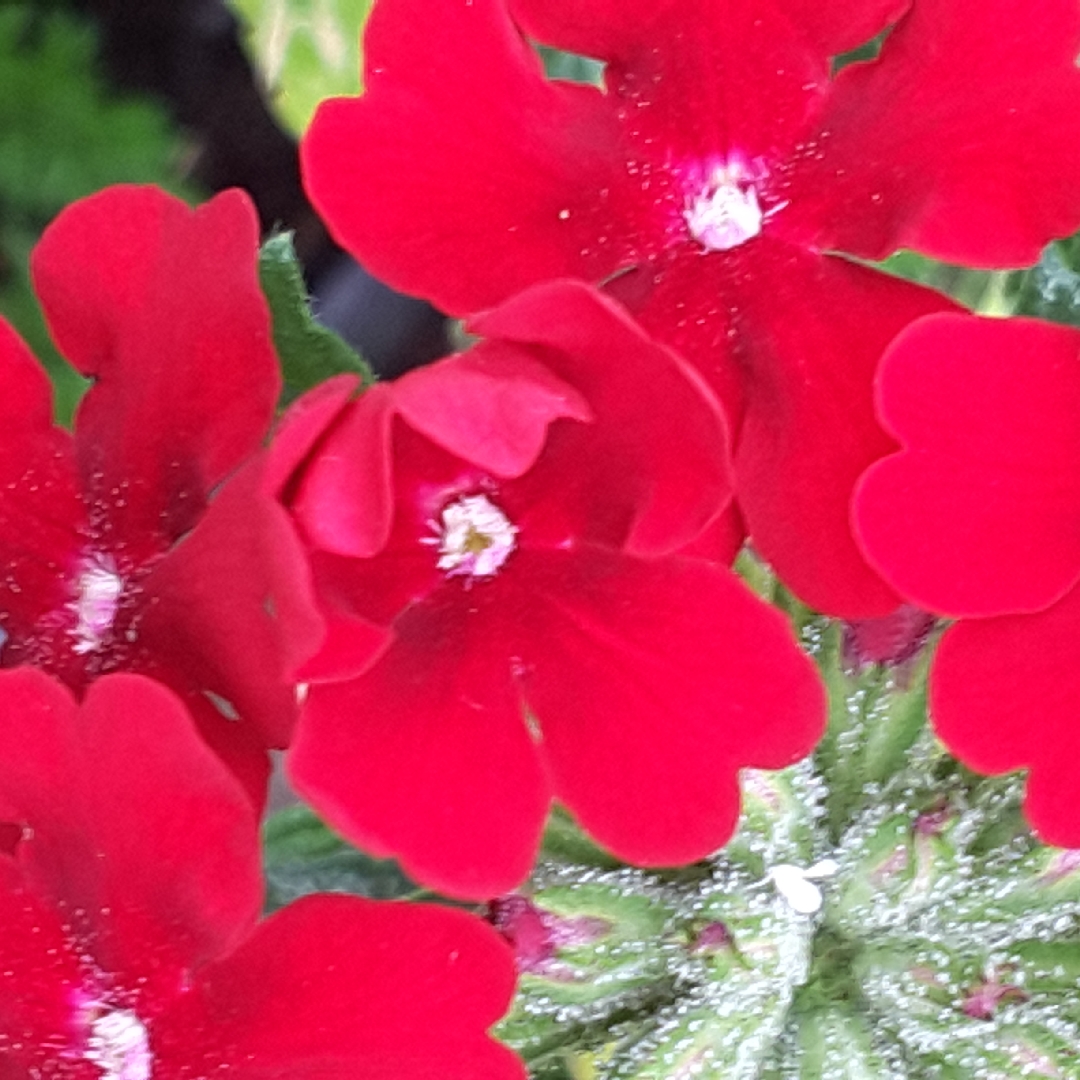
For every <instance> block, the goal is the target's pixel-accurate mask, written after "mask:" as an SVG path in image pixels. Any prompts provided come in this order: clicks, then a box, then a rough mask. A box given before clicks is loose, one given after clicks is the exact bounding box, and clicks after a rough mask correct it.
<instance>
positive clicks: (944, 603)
mask: <svg viewBox="0 0 1080 1080" xmlns="http://www.w3.org/2000/svg"><path fill="white" fill-rule="evenodd" d="M1078 358H1080V334H1078V333H1077V332H1076V331H1075V330H1072V329H1068V328H1065V327H1060V326H1053V325H1051V324H1049V323H1040V322H1036V321H1034V320H1030V319H1010V320H1008V321H1004V320H1000V319H979V318H977V317H975V316H973V315H960V314H945V315H935V316H931V317H930V318H927V319H921V320H920V321H919V322H917V323H915V324H914V325H913V326H912V327H910V328H909V329H908V330H907V331H905V332H904V333H903V334H901V335H900V336H899V337H898V338H897V340H896V341H895V342H894V343H893V345H892V346H891V347H890V348H889V350H888V352H887V353H886V355H885V358H884V360H883V361H882V366H881V372H880V374H879V377H878V407H879V411H880V414H881V417H882V421H883V422H884V423H885V425H886V426H887V427H888V428H889V430H890V431H892V432H893V433H894V434H895V435H896V437H897V438H898V439H899V440H900V441H901V443H902V444H903V445H904V450H903V451H902V452H901V453H899V454H895V455H892V456H891V457H888V458H886V459H885V460H883V461H879V462H878V463H877V464H875V465H874V466H873V467H872V468H871V469H870V470H869V471H868V472H867V474H866V475H865V476H864V477H863V478H862V480H861V481H860V483H859V487H858V491H857V495H856V500H855V523H856V528H857V531H858V535H859V539H860V542H861V543H862V546H863V548H864V550H865V551H866V553H867V556H868V557H869V558H870V559H871V561H872V562H873V564H874V565H875V566H876V567H878V568H879V570H880V571H881V573H882V574H883V575H884V576H885V578H886V579H887V580H888V581H889V582H891V583H892V585H893V586H894V587H895V588H896V589H897V590H898V591H900V592H901V593H903V595H904V596H906V597H908V598H909V599H910V600H912V601H913V602H914V603H916V604H918V605H919V606H920V607H924V608H929V609H931V610H934V611H938V612H941V613H943V614H947V615H954V616H955V615H998V614H1003V613H1005V612H1011V611H1037V610H1039V609H1040V608H1044V607H1046V605H1047V604H1049V603H1051V602H1052V601H1053V600H1055V599H1056V598H1057V597H1059V596H1061V595H1062V593H1064V592H1065V591H1066V590H1067V589H1068V588H1070V586H1071V585H1072V584H1073V583H1074V582H1075V581H1076V580H1077V579H1078V578H1080V476H1078V475H1077V473H1076V471H1075V470H1074V469H1072V468H1071V465H1070V463H1072V462H1075V461H1078V460H1080V370H1078V367H1077V361H1078Z"/></svg>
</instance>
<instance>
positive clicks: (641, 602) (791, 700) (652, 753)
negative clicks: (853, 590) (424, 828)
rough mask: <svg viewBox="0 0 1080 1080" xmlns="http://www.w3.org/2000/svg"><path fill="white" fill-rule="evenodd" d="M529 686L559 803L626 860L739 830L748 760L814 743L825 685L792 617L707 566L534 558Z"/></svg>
mask: <svg viewBox="0 0 1080 1080" xmlns="http://www.w3.org/2000/svg"><path fill="white" fill-rule="evenodd" d="M529 571H530V573H529V578H530V581H529V584H530V592H531V593H532V595H533V596H534V597H535V600H534V604H533V607H532V610H531V611H530V615H529V631H530V638H529V644H528V653H527V654H526V656H525V659H526V663H525V664H524V665H523V667H522V670H521V674H520V675H519V682H520V685H521V687H522V691H523V693H524V695H525V699H526V701H527V703H528V706H529V708H530V710H531V711H532V712H533V713H534V714H535V715H536V718H537V722H538V724H539V726H540V729H541V731H542V738H543V741H542V744H541V745H542V748H543V753H544V755H545V757H546V759H547V761H548V762H549V768H550V772H551V776H552V779H553V782H554V785H555V794H556V797H557V798H559V799H560V800H561V801H563V802H564V803H565V804H566V806H567V807H568V808H569V809H570V810H571V811H572V812H573V813H574V815H575V816H576V817H577V818H578V820H579V821H580V822H581V824H582V825H583V826H584V827H585V829H587V830H588V831H589V832H590V833H591V834H592V835H593V836H595V837H596V839H597V840H599V841H600V842H601V843H602V844H604V845H605V846H607V847H610V848H611V850H612V851H613V852H614V853H615V854H616V855H617V856H619V857H620V858H622V859H626V860H628V861H630V862H635V863H641V864H645V865H654V866H655V865H674V864H678V863H684V862H692V861H694V860H697V859H701V858H704V857H705V856H706V855H709V854H710V853H712V852H713V851H715V850H717V849H718V848H719V847H721V846H722V845H723V844H724V843H725V842H726V841H727V840H728V839H729V838H730V836H731V834H732V832H733V830H734V828H735V824H736V821H737V818H738V814H739V791H738V770H739V769H741V768H743V767H747V766H749V767H756V768H771V769H776V768H782V767H783V766H786V765H790V764H791V763H792V762H794V761H797V760H798V759H799V758H801V757H803V756H804V755H805V754H808V753H809V752H810V750H811V749H813V747H814V744H815V742H816V741H817V740H818V738H820V736H821V734H822V733H823V730H824V722H825V695H824V690H823V688H822V685H821V682H820V680H819V678H818V675H817V671H816V669H815V668H814V666H813V664H812V663H811V661H810V660H809V658H808V657H806V656H805V655H803V654H802V653H801V652H800V651H799V648H798V645H797V644H796V642H795V640H794V636H793V634H792V630H791V626H790V624H789V623H788V622H787V620H786V618H785V617H784V616H783V615H781V614H780V613H779V612H778V611H776V610H775V609H774V608H770V607H769V606H768V605H766V604H764V603H763V602H762V601H760V600H758V599H757V598H756V597H755V596H753V595H752V594H751V593H750V592H749V590H748V589H747V588H746V587H745V586H744V585H743V584H742V582H741V581H739V580H738V578H736V577H735V576H734V575H733V574H731V573H730V572H728V571H727V570H723V569H721V568H719V567H716V566H712V565H710V564H708V563H705V562H703V561H699V560H690V559H677V558H666V559H663V560H653V559H648V560H647V559H635V558H632V557H629V556H624V555H618V554H616V553H613V552H605V551H601V550H598V549H582V550H579V551H576V552H573V553H562V554H561V557H560V555H559V554H550V555H543V556H539V557H531V558H530V566H529Z"/></svg>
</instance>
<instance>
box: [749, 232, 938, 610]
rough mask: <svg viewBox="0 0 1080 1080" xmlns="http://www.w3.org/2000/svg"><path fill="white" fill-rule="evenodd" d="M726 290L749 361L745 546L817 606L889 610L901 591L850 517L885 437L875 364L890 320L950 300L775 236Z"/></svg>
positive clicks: (886, 446) (894, 324)
mask: <svg viewBox="0 0 1080 1080" xmlns="http://www.w3.org/2000/svg"><path fill="white" fill-rule="evenodd" d="M736 297H737V302H738V305H739V310H740V316H741V318H740V325H739V330H740V341H739V346H740V347H741V348H743V349H745V363H746V364H747V367H748V379H747V390H746V393H747V405H746V418H745V420H744V422H743V427H742V432H741V434H740V437H739V441H738V445H737V449H736V455H735V470H736V485H737V494H738V498H739V505H740V508H741V510H742V513H743V516H744V518H745V520H746V524H747V529H748V531H749V533H750V536H751V537H752V539H753V543H754V546H755V547H756V548H757V550H758V551H759V552H760V553H761V554H762V555H763V556H764V558H765V559H766V560H767V561H768V562H769V563H771V564H772V565H773V567H774V568H775V569H776V572H777V573H778V574H779V576H780V578H781V579H782V580H783V581H784V582H785V584H787V585H788V587H789V588H791V589H792V591H794V592H795V593H796V595H798V596H799V597H800V599H802V600H803V601H805V602H806V603H808V604H809V605H810V606H811V607H813V608H815V609H816V610H818V611H823V612H826V613H828V614H830V615H839V616H842V617H845V618H867V617H871V616H875V615H884V614H887V613H888V612H890V611H892V610H893V609H895V608H896V607H897V605H898V604H899V602H900V601H899V599H898V598H897V596H896V595H895V594H894V593H893V592H892V590H891V589H889V588H888V587H887V586H886V585H885V584H884V583H883V582H882V581H881V580H880V578H878V576H877V575H876V574H875V573H874V572H873V571H872V570H871V569H870V567H869V566H868V565H867V564H866V562H865V560H864V558H863V556H862V554H861V553H860V551H859V549H858V548H857V547H856V545H855V540H854V537H853V535H852V529H851V524H850V520H849V516H850V503H851V496H852V489H853V488H854V485H855V481H856V480H857V478H858V477H859V474H860V473H861V472H862V471H863V470H864V469H865V468H866V467H867V466H868V465H869V464H870V463H871V462H873V461H875V460H877V459H878V458H880V457H882V456H884V455H885V454H886V453H888V452H889V451H890V450H892V449H893V447H894V443H893V442H892V440H891V439H890V438H889V437H888V436H887V435H886V434H885V432H884V431H882V430H881V428H880V427H879V426H878V423H877V421H876V419H875V418H874V412H873V397H872V384H873V378H874V372H875V370H876V367H877V363H878V359H879V358H880V356H881V353H882V352H883V351H884V349H885V347H886V345H888V343H889V342H890V340H891V339H892V338H893V337H894V336H895V334H896V333H897V332H898V331H899V330H901V329H902V328H903V327H904V326H906V325H907V324H908V323H909V322H911V321H912V320H913V319H915V318H917V317H919V316H920V315H925V314H926V313H928V312H933V311H940V310H942V309H947V308H950V307H952V304H951V302H950V301H948V300H946V299H945V298H944V297H942V296H939V295H938V294H937V293H934V292H931V291H930V290H928V289H923V288H920V287H918V286H915V285H911V284H909V283H907V282H903V281H900V280H899V279H896V278H891V277H888V276H886V275H884V274H880V273H878V272H876V271H873V270H869V269H864V268H863V267H860V266H857V265H854V264H852V263H848V262H846V261H844V260H841V259H838V258H834V257H830V256H825V257H821V256H817V255H812V254H810V253H804V252H796V251H795V250H794V249H790V248H783V247H781V246H779V245H770V246H765V245H762V247H761V248H759V249H758V254H757V255H756V256H755V258H754V263H753V275H752V276H750V275H748V276H747V280H746V283H745V287H742V288H739V289H738V292H737V294H736Z"/></svg>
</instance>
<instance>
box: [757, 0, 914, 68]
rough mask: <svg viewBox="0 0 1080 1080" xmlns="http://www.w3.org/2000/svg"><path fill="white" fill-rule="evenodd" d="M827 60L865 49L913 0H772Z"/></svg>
mask: <svg viewBox="0 0 1080 1080" xmlns="http://www.w3.org/2000/svg"><path fill="white" fill-rule="evenodd" d="M773 2H774V3H775V5H776V7H777V8H779V9H780V10H781V11H783V12H784V13H785V14H786V15H787V17H788V18H789V19H790V20H791V22H792V24H793V25H794V26H795V27H797V28H798V29H799V30H800V31H801V32H802V33H803V34H805V35H806V37H807V38H809V39H810V41H812V42H813V43H814V44H815V45H816V46H817V47H818V48H819V49H820V50H821V51H822V52H823V53H824V54H825V55H826V56H836V55H837V54H838V53H842V52H847V51H848V50H849V49H854V48H856V47H857V46H859V45H865V44H866V43H867V42H868V41H870V40H871V39H872V38H874V37H876V36H877V35H878V34H879V33H880V32H881V31H882V30H884V29H885V28H886V27H887V26H889V25H891V24H892V23H895V22H896V21H897V19H899V18H900V16H901V15H903V14H904V12H906V11H907V10H908V8H910V7H911V5H912V2H913V0H859V2H858V3H854V4H853V3H852V2H851V0H773Z"/></svg>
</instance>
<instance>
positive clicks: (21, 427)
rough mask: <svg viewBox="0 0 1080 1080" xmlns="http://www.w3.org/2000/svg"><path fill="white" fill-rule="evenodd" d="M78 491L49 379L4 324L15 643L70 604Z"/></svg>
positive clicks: (8, 550) (7, 577) (5, 599)
mask: <svg viewBox="0 0 1080 1080" xmlns="http://www.w3.org/2000/svg"><path fill="white" fill-rule="evenodd" d="M76 485H77V477H76V470H75V457H74V452H73V446H72V441H71V436H70V435H69V434H68V433H67V432H66V431H63V430H62V429H61V428H58V427H56V426H54V424H53V417H52V389H51V387H50V384H49V378H48V376H47V375H46V374H45V370H44V369H43V368H42V367H41V365H40V364H38V362H37V361H36V360H35V359H34V357H33V356H32V355H31V353H30V350H29V349H28V348H27V347H26V345H25V344H24V343H23V341H22V339H21V338H19V336H18V335H17V334H16V333H15V331H14V330H12V329H11V327H10V326H9V325H8V324H7V323H6V322H4V321H3V320H2V319H0V566H3V568H4V573H3V575H0V627H2V628H3V630H4V632H5V633H6V634H7V635H9V636H11V637H19V638H25V637H27V636H28V635H30V634H31V632H32V631H33V629H34V628H35V626H36V625H37V623H38V621H39V620H40V618H41V617H42V616H43V615H45V614H46V613H48V612H50V611H55V610H56V609H57V608H60V607H62V606H63V605H64V604H65V603H67V602H68V601H69V600H70V599H71V597H70V595H69V594H68V593H67V590H66V588H65V578H66V577H67V575H68V573H69V571H70V568H71V563H72V562H73V560H74V558H75V556H76V555H77V553H78V552H79V550H80V548H81V547H82V544H83V540H82V536H81V531H82V528H83V527H84V525H85V518H86V511H85V509H84V507H83V504H82V502H81V500H80V499H79V495H78V491H77V486H76ZM0 657H3V653H2V645H0ZM9 658H10V652H9V656H8V657H4V659H5V660H7V659H9Z"/></svg>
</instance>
